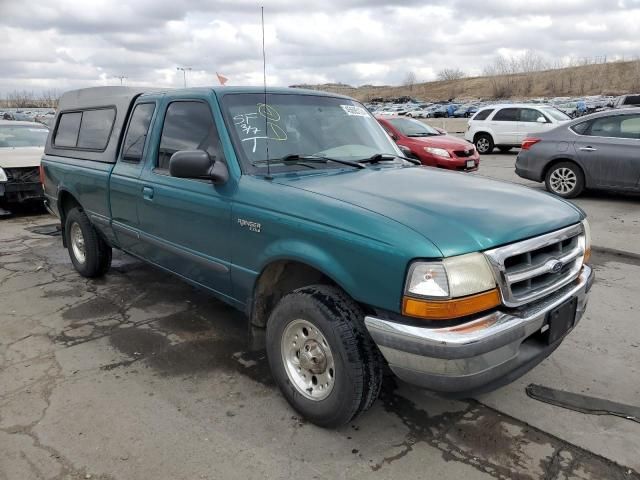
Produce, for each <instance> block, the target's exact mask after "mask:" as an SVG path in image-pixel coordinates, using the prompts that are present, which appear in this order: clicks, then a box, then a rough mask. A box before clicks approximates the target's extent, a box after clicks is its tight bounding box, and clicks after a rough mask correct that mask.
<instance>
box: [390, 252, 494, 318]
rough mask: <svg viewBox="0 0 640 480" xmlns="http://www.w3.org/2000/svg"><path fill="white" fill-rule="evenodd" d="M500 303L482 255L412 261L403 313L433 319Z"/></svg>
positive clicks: (462, 313) (453, 315)
mask: <svg viewBox="0 0 640 480" xmlns="http://www.w3.org/2000/svg"><path fill="white" fill-rule="evenodd" d="M499 304H500V294H499V292H498V290H497V288H496V281H495V278H494V276H493V272H492V270H491V267H490V266H489V263H488V261H487V259H486V258H485V256H484V255H483V254H482V253H469V254H466V255H460V256H456V257H450V258H445V259H444V260H442V261H441V262H415V263H413V264H412V265H411V267H410V268H409V274H408V277H407V281H406V287H405V297H404V300H403V304H402V311H403V314H405V315H408V316H412V317H420V318H426V319H432V320H448V319H453V318H459V317H463V316H467V315H472V314H474V313H478V312H481V311H484V310H488V309H490V308H493V307H496V306H497V305H499Z"/></svg>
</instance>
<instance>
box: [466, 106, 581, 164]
mask: <svg viewBox="0 0 640 480" xmlns="http://www.w3.org/2000/svg"><path fill="white" fill-rule="evenodd" d="M570 120H571V118H569V117H568V116H567V115H566V114H564V113H562V112H561V111H560V110H558V109H557V108H555V107H553V106H551V105H539V104H530V103H523V104H501V105H487V106H485V107H483V108H481V109H480V110H478V112H477V113H476V114H475V115H474V116H473V117H472V118H471V120H469V123H468V126H467V131H466V132H465V134H464V138H465V140H467V141H469V142H471V143H473V144H474V145H475V146H476V149H477V150H478V153H480V154H485V155H486V154H488V153H491V152H492V151H493V149H494V148H495V147H498V149H499V150H500V151H501V152H508V151H509V150H510V149H511V148H513V147H519V146H520V144H521V143H522V140H524V138H525V137H526V136H527V135H529V134H535V133H538V132H546V131H548V130H551V129H552V128H555V127H557V126H558V125H561V124H563V123H566V122H569V121H570Z"/></svg>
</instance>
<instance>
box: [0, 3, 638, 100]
mask: <svg viewBox="0 0 640 480" xmlns="http://www.w3.org/2000/svg"><path fill="white" fill-rule="evenodd" d="M261 4H264V5H265V24H266V50H267V79H268V82H269V84H270V85H289V84H294V83H325V82H344V83H349V84H352V85H361V84H399V83H401V82H402V80H403V78H404V77H405V75H406V74H407V72H408V71H413V72H415V74H416V77H417V79H418V80H419V81H421V80H422V81H424V80H432V79H434V78H435V77H436V74H437V72H438V71H439V70H441V69H442V68H445V67H449V68H461V69H463V70H464V71H465V72H467V73H468V74H479V73H481V71H482V68H483V66H484V65H486V64H487V63H489V62H491V60H492V59H493V58H495V56H496V55H498V54H504V55H517V54H519V53H520V52H523V51H525V50H527V49H533V50H536V51H538V52H539V53H540V54H541V55H544V56H545V57H547V58H549V59H555V58H567V57H595V56H602V55H607V56H608V57H609V58H613V57H622V56H624V57H626V58H628V57H633V56H637V55H640V0H481V1H480V0H433V1H429V0H416V1H404V2H403V1H396V2H391V1H385V0H368V1H367V0H340V1H339V0H322V1H318V2H308V1H289V0H273V1H268V0H264V2H254V1H249V0H220V1H215V0H51V1H47V0H0V42H1V44H0V68H1V69H2V70H1V72H2V73H1V74H0V92H6V91H11V90H14V89H27V90H40V89H48V88H55V89H58V90H59V91H64V90H67V89H70V88H75V87H83V86H94V85H110V84H119V83H120V80H118V79H115V78H113V77H114V76H117V75H126V76H127V77H128V78H127V80H126V81H125V82H126V83H127V84H129V85H156V86H181V85H182V73H181V72H178V71H177V70H176V67H177V66H190V67H192V68H193V71H192V72H190V75H189V77H188V83H189V85H193V86H195V85H208V84H209V85H210V84H216V83H217V80H216V78H215V72H219V73H221V74H223V75H225V76H227V77H228V78H229V83H230V84H236V85H250V84H261V83H262V47H261V41H262V36H261V30H260V5H261ZM312 4H313V6H312Z"/></svg>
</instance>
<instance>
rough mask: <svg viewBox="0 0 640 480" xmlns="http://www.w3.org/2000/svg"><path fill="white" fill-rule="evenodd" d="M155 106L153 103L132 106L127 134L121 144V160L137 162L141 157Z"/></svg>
mask: <svg viewBox="0 0 640 480" xmlns="http://www.w3.org/2000/svg"><path fill="white" fill-rule="evenodd" d="M155 108H156V106H155V104H153V103H140V104H138V105H136V107H135V108H134V110H133V113H132V114H131V120H130V121H129V128H128V129H127V135H126V137H125V138H124V143H123V144H122V160H124V161H126V162H132V163H138V162H139V161H140V160H141V159H142V154H143V150H144V144H145V141H146V139H147V134H148V132H149V125H151V117H153V112H154V110H155Z"/></svg>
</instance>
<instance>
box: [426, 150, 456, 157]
mask: <svg viewBox="0 0 640 480" xmlns="http://www.w3.org/2000/svg"><path fill="white" fill-rule="evenodd" d="M424 151H425V152H427V153H430V154H432V155H437V156H438V157H444V158H451V155H449V152H447V151H446V150H445V149H444V148H436V147H424Z"/></svg>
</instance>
